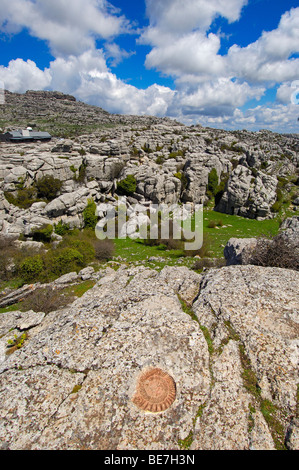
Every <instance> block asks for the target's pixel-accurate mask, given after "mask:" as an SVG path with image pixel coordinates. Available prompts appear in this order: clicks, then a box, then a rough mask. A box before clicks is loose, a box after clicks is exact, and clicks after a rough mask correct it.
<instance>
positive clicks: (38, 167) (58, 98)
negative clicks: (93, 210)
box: [0, 92, 299, 237]
mask: <svg viewBox="0 0 299 470" xmlns="http://www.w3.org/2000/svg"><path fill="white" fill-rule="evenodd" d="M41 115H42V116H41ZM34 117H35V118H36V119H35V122H34ZM38 117H43V121H44V124H43V126H44V127H43V129H44V130H51V125H52V124H53V122H54V123H56V124H55V125H57V126H60V127H61V128H63V126H64V125H66V123H67V125H72V126H75V127H76V126H77V135H76V136H75V135H74V136H72V137H71V138H68V139H66V138H64V139H61V138H59V137H54V138H53V139H52V141H51V142H49V143H34V144H33V143H27V144H26V143H19V144H9V143H1V154H0V216H1V226H0V231H1V233H2V234H8V235H9V234H11V235H12V236H16V237H17V236H19V235H20V234H24V235H25V236H28V233H27V232H28V227H30V228H31V227H33V226H35V225H37V226H41V225H43V224H44V223H51V224H52V225H53V223H57V222H58V221H59V220H62V219H63V220H64V221H65V220H66V219H67V222H68V223H70V225H71V226H78V227H79V226H82V211H83V209H84V207H86V202H87V200H88V199H89V198H93V199H94V200H95V201H96V202H97V203H104V202H109V203H111V202H112V203H115V201H116V199H115V191H116V188H117V183H118V182H119V181H122V180H124V179H125V178H126V177H127V176H128V175H133V177H134V178H135V179H136V190H135V191H134V192H133V193H132V194H131V195H130V196H131V203H136V202H149V201H151V202H153V203H156V204H160V203H166V204H173V203H187V202H189V203H191V204H198V203H199V204H200V203H206V202H207V201H208V199H209V197H210V196H211V194H209V193H208V192H207V186H208V184H209V175H210V174H211V172H212V171H216V173H217V176H216V178H217V180H218V186H217V185H216V187H215V188H214V192H215V194H216V192H217V194H216V210H217V211H219V212H224V213H229V214H235V215H241V216H244V217H249V218H258V219H263V218H268V217H273V214H275V212H273V211H274V210H275V211H277V210H278V209H277V207H276V208H275V209H274V207H275V204H276V205H277V204H281V201H282V200H283V197H284V198H285V199H287V198H289V199H288V204H291V207H293V208H294V210H296V208H298V204H297V202H298V201H297V200H298V196H299V193H298V161H299V153H298V136H296V135H293V136H288V135H279V134H274V133H271V132H268V131H260V132H256V133H253V132H247V131H245V130H244V131H233V132H228V131H222V130H217V129H210V128H203V127H201V126H191V127H186V126H184V125H182V124H180V123H177V122H175V121H171V120H170V119H159V118H152V117H149V116H116V115H110V114H108V113H107V112H105V111H103V110H101V109H100V108H96V107H93V106H89V105H86V104H84V103H80V102H77V101H76V100H75V98H73V97H70V96H68V95H63V94H61V93H56V92H27V93H26V94H25V95H17V94H12V93H8V92H7V94H6V104H5V105H3V106H1V107H0V120H1V122H2V124H3V125H5V126H6V127H5V128H4V130H5V129H7V128H8V127H9V124H10V127H11V128H13V127H16V125H18V126H20V125H21V124H24V125H30V124H31V125H35V126H38V125H39V124H38V123H39V122H40V121H39V120H38ZM16 123H17V124H16ZM51 123H52V124H51ZM83 123H85V125H86V126H87V128H85V130H87V131H88V133H84V129H83V128H82V125H83ZM88 126H89V127H88ZM90 126H91V127H90ZM39 128H40V127H39ZM68 130H69V129H68ZM53 135H55V134H53ZM45 175H52V176H53V177H54V178H57V179H59V180H60V181H61V182H62V183H63V184H62V188H61V190H60V193H59V194H58V197H57V198H56V199H55V200H54V201H52V202H51V203H50V204H45V203H43V202H41V203H38V204H33V206H32V207H31V208H30V209H29V210H18V209H16V207H15V206H13V205H12V204H11V203H9V202H8V200H7V198H6V196H5V195H6V194H7V193H11V194H16V192H17V189H18V187H19V186H20V184H22V187H25V188H26V187H30V186H32V185H33V184H34V183H35V182H36V181H37V180H38V179H40V178H42V177H43V176H45ZM26 226H27V227H26Z"/></svg>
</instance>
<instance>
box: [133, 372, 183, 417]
mask: <svg viewBox="0 0 299 470" xmlns="http://www.w3.org/2000/svg"><path fill="white" fill-rule="evenodd" d="M175 397H176V386H175V382H174V380H173V378H172V377H171V376H170V375H169V374H167V373H166V372H164V371H163V370H161V369H157V368H156V369H151V370H149V371H146V372H144V373H143V374H142V375H141V377H140V379H139V381H138V384H137V389H136V394H135V395H134V397H133V400H132V401H133V403H135V405H137V406H138V408H140V409H141V410H144V411H150V412H152V413H160V412H162V411H165V410H167V409H168V408H169V407H170V406H171V405H172V404H173V402H174V400H175Z"/></svg>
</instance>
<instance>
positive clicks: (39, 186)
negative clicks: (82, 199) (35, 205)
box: [35, 175, 62, 201]
mask: <svg viewBox="0 0 299 470" xmlns="http://www.w3.org/2000/svg"><path fill="white" fill-rule="evenodd" d="M35 186H36V191H37V197H38V198H41V199H46V200H47V201H52V200H53V199H55V198H56V197H57V194H58V192H59V191H60V189H61V187H62V182H61V181H60V180H59V179H57V178H54V176H52V175H46V176H43V177H42V178H40V179H39V180H37V181H36V183H35Z"/></svg>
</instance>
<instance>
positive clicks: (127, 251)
mask: <svg viewBox="0 0 299 470" xmlns="http://www.w3.org/2000/svg"><path fill="white" fill-rule="evenodd" d="M114 244H115V253H114V256H115V257H116V258H117V257H118V256H120V257H121V258H122V260H126V261H124V262H127V263H140V262H144V261H145V262H148V259H149V258H151V257H152V256H155V257H157V258H158V257H159V258H163V260H161V261H153V262H149V263H148V265H149V266H152V267H156V268H158V269H159V268H163V267H164V266H166V265H169V266H175V265H177V263H178V258H182V257H183V251H182V250H165V249H164V248H163V246H147V245H145V244H144V243H143V240H131V239H130V238H126V239H116V240H114ZM182 259H183V258H182ZM188 263H189V264H190V259H188V258H186V259H183V262H182V264H188Z"/></svg>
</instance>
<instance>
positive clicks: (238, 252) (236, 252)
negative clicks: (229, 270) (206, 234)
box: [224, 238, 257, 266]
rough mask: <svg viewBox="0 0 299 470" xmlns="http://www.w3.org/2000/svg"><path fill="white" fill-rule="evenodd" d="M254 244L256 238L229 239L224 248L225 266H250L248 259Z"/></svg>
mask: <svg viewBox="0 0 299 470" xmlns="http://www.w3.org/2000/svg"><path fill="white" fill-rule="evenodd" d="M256 244H257V239H256V238H231V239H230V240H229V241H228V242H227V244H226V246H225V248H224V257H225V259H226V264H227V266H231V265H236V264H250V257H251V254H252V251H253V250H254V249H255V247H256Z"/></svg>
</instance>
